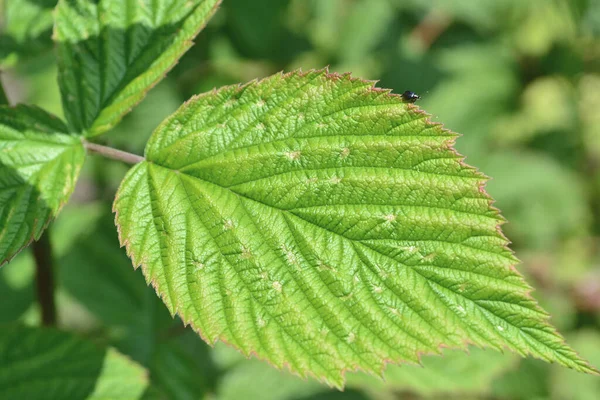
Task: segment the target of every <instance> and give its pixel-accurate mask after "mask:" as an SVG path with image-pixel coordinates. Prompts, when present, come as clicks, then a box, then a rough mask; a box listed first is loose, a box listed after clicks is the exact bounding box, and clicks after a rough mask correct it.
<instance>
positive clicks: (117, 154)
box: [83, 140, 144, 164]
mask: <svg viewBox="0 0 600 400" xmlns="http://www.w3.org/2000/svg"><path fill="white" fill-rule="evenodd" d="M83 145H84V147H85V148H86V150H87V151H88V153H97V154H100V155H102V156H104V157H106V158H110V159H113V160H117V161H122V162H124V163H127V164H137V163H139V162H142V161H144V157H142V156H138V155H137V154H133V153H128V152H126V151H123V150H118V149H115V148H112V147H108V146H102V145H99V144H96V143H90V142H88V141H87V140H84V141H83Z"/></svg>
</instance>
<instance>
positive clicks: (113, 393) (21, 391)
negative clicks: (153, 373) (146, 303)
mask: <svg viewBox="0 0 600 400" xmlns="http://www.w3.org/2000/svg"><path fill="white" fill-rule="evenodd" d="M147 379H148V378H147V375H146V371H145V370H144V369H143V368H141V367H140V366H139V365H137V364H135V363H133V362H131V361H130V360H128V359H127V358H125V357H124V356H122V355H121V354H119V353H117V352H116V351H114V350H111V349H100V348H97V347H96V346H94V345H93V344H92V343H88V342H86V341H83V340H81V339H78V338H76V337H74V336H72V335H70V334H66V333H62V332H58V331H54V330H46V329H35V328H25V327H9V328H7V327H4V328H2V330H0V397H1V398H3V399H28V400H36V399H43V400H50V399H57V400H59V399H60V400H62V399H70V400H79V399H81V400H83V399H87V400H92V399H95V400H100V399H124V400H126V399H127V400H135V399H139V398H140V397H141V395H142V393H143V391H144V389H145V387H146V386H147Z"/></svg>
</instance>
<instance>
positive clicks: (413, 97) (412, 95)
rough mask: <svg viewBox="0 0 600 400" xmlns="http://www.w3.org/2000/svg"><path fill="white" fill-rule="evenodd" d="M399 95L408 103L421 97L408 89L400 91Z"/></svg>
mask: <svg viewBox="0 0 600 400" xmlns="http://www.w3.org/2000/svg"><path fill="white" fill-rule="evenodd" d="M401 96H402V99H403V100H404V101H407V102H409V103H414V102H415V101H417V100H419V99H420V98H421V96H419V95H418V94H416V93H415V92H411V91H410V90H407V91H406V92H404V93H402V94H401Z"/></svg>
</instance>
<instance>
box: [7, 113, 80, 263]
mask: <svg viewBox="0 0 600 400" xmlns="http://www.w3.org/2000/svg"><path fill="white" fill-rule="evenodd" d="M65 132H66V127H65V126H64V124H63V123H62V122H61V121H60V120H59V119H57V118H55V117H53V116H51V115H49V114H47V113H46V112H44V111H42V110H41V109H39V108H35V107H28V106H18V107H16V108H9V107H0V264H2V263H4V262H5V261H7V260H8V259H10V258H11V257H12V256H14V255H15V254H16V253H17V252H18V251H19V250H20V249H21V248H23V247H24V246H26V245H27V244H29V243H30V242H31V241H32V240H34V239H38V238H39V237H40V235H41V234H42V231H43V230H44V228H45V227H46V225H47V224H48V222H49V221H50V220H51V219H52V218H53V217H54V216H56V214H57V213H58V212H59V210H60V208H61V207H62V205H63V204H64V203H65V202H66V201H67V200H68V199H69V196H70V195H71V193H72V192H73V189H74V187H75V182H76V180H77V177H78V175H79V171H80V169H81V166H82V164H83V161H84V158H85V150H84V148H83V145H82V143H81V141H80V140H79V138H77V137H74V136H71V135H68V134H66V133H65Z"/></svg>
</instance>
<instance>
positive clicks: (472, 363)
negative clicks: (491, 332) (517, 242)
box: [348, 349, 516, 398]
mask: <svg viewBox="0 0 600 400" xmlns="http://www.w3.org/2000/svg"><path fill="white" fill-rule="evenodd" d="M515 361H516V360H515V357H514V356H510V355H506V354H500V353H497V352H490V351H484V350H481V349H470V351H469V354H466V353H463V352H460V351H456V350H454V351H450V350H446V351H444V357H443V358H442V357H425V358H424V359H423V365H422V367H421V366H412V365H411V366H389V367H388V368H387V369H386V370H385V375H384V379H385V382H384V381H382V380H380V379H375V378H374V377H371V376H367V375H364V374H352V375H350V376H349V377H348V386H350V387H357V388H362V389H365V390H367V391H369V392H372V393H384V392H389V393H390V398H392V396H391V394H392V393H394V392H400V391H411V392H414V393H418V394H419V395H421V396H435V395H438V396H441V395H444V394H445V395H449V394H453V395H455V396H457V397H456V398H461V397H459V396H458V395H462V396H464V395H466V394H471V395H479V396H484V395H489V394H490V391H491V388H492V382H493V381H494V379H496V378H497V377H498V376H499V375H501V374H502V373H503V372H505V371H506V370H507V369H509V368H510V367H511V366H512V365H514V364H515Z"/></svg>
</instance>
